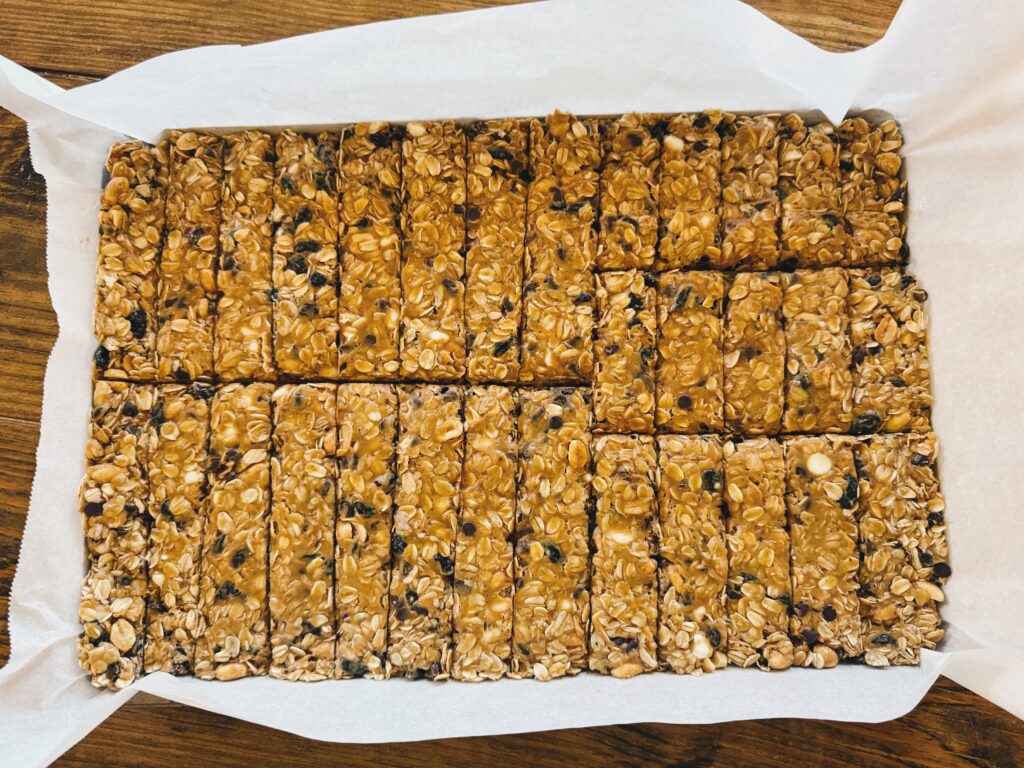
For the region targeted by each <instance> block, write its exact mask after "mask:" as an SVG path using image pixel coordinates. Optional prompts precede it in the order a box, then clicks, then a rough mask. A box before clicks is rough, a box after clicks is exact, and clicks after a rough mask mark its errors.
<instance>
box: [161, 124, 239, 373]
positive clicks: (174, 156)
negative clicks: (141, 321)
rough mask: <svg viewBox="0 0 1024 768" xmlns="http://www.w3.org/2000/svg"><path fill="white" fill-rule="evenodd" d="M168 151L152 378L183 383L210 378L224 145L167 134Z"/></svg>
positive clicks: (214, 139)
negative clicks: (155, 365)
mask: <svg viewBox="0 0 1024 768" xmlns="http://www.w3.org/2000/svg"><path fill="white" fill-rule="evenodd" d="M170 147H171V150H170V180H169V184H168V188H167V237H166V238H165V239H164V247H163V251H162V252H161V254H160V268H159V270H158V274H159V280H158V282H157V299H158V302H157V307H158V310H157V333H156V353H157V375H158V377H159V379H160V380H161V381H180V382H186V381H193V380H203V379H209V378H211V377H212V375H213V332H214V320H215V314H216V305H217V274H216V273H217V270H216V266H217V264H216V262H217V245H218V236H219V234H220V196H221V182H222V180H223V176H224V167H223V161H224V157H223V155H224V140H223V139H221V138H220V137H219V136H213V135H211V134H206V133H196V132H195V131H186V132H181V131H174V132H173V133H172V134H171V143H170Z"/></svg>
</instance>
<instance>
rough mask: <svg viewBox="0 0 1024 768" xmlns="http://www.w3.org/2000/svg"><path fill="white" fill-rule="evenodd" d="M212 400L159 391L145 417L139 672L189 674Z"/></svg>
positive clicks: (195, 393)
mask: <svg viewBox="0 0 1024 768" xmlns="http://www.w3.org/2000/svg"><path fill="white" fill-rule="evenodd" d="M212 396H213V390H212V389H210V388H209V387H206V386H204V385H202V384H194V385H192V386H188V387H186V386H182V385H180V384H171V385H167V386H161V387H159V388H158V389H157V394H156V402H155V403H154V404H153V410H152V412H151V414H150V424H152V426H153V435H152V445H151V447H150V451H149V461H148V471H149V488H150V498H151V502H150V504H151V514H152V516H153V522H152V524H151V525H150V533H149V548H148V553H147V563H148V571H149V610H148V611H147V612H146V672H169V673H171V674H173V675H178V676H181V675H188V674H191V673H192V668H193V667H192V665H193V661H194V656H195V645H196V638H198V637H199V636H200V635H202V634H203V629H204V628H203V623H202V614H201V613H200V612H199V562H200V552H201V547H202V541H203V523H204V517H203V509H202V505H203V497H204V496H205V495H206V446H207V441H208V438H209V429H210V409H209V405H208V403H207V400H208V399H209V398H210V397H212Z"/></svg>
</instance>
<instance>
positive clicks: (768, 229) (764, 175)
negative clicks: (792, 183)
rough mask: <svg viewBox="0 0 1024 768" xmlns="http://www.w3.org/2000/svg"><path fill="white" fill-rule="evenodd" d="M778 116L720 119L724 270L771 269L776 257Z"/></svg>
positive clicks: (777, 246)
mask: <svg viewBox="0 0 1024 768" xmlns="http://www.w3.org/2000/svg"><path fill="white" fill-rule="evenodd" d="M778 126H779V118H778V115H755V116H752V117H736V118H733V119H726V120H723V121H722V123H721V125H720V126H719V132H720V133H721V134H722V149H721V151H722V205H721V212H720V215H721V219H722V225H721V226H722V255H721V261H720V263H719V265H720V266H721V268H722V269H742V270H759V269H771V268H772V267H774V266H775V265H776V264H778V262H779V238H778V234H777V233H776V228H777V225H778V221H779V213H780V207H781V206H780V203H779V198H778V195H777V194H776V186H777V184H778V178H779V131H778Z"/></svg>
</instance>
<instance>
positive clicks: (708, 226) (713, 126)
mask: <svg viewBox="0 0 1024 768" xmlns="http://www.w3.org/2000/svg"><path fill="white" fill-rule="evenodd" d="M732 119H733V118H732V116H731V115H723V114H722V113H721V112H719V111H718V110H708V111H706V112H701V113H699V114H681V115H676V116H675V117H673V118H672V119H671V120H669V121H668V128H667V130H666V132H665V136H664V138H663V139H662V148H661V178H660V183H659V185H658V193H659V203H658V208H659V214H660V216H659V218H660V227H659V240H658V253H657V256H656V257H655V260H654V267H655V269H659V270H663V269H679V268H684V267H697V268H705V267H712V268H717V267H721V266H722V239H721V235H720V234H719V215H718V213H719V206H720V200H721V197H722V182H721V171H722V151H721V138H720V137H719V135H718V126H719V125H720V124H721V123H722V121H723V120H725V121H731V120H732Z"/></svg>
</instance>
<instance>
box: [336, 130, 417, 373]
mask: <svg viewBox="0 0 1024 768" xmlns="http://www.w3.org/2000/svg"><path fill="white" fill-rule="evenodd" d="M339 162H340V163H341V170H340V173H339V185H340V188H341V202H340V206H339V218H340V226H341V230H340V236H339V238H338V244H339V250H340V258H341V277H340V285H339V291H338V324H339V333H340V340H339V344H338V347H339V363H338V368H339V370H340V372H341V377H342V378H351V379H369V378H377V379H392V378H394V377H395V375H396V374H397V373H398V330H399V328H398V326H399V319H400V315H401V303H402V284H401V268H402V264H401V261H402V222H401V214H402V130H401V129H400V128H399V127H397V126H393V125H389V124H388V123H379V122H375V123H359V124H358V125H355V126H353V127H351V128H347V129H346V130H345V131H344V133H343V134H342V139H341V152H340V158H339Z"/></svg>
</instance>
